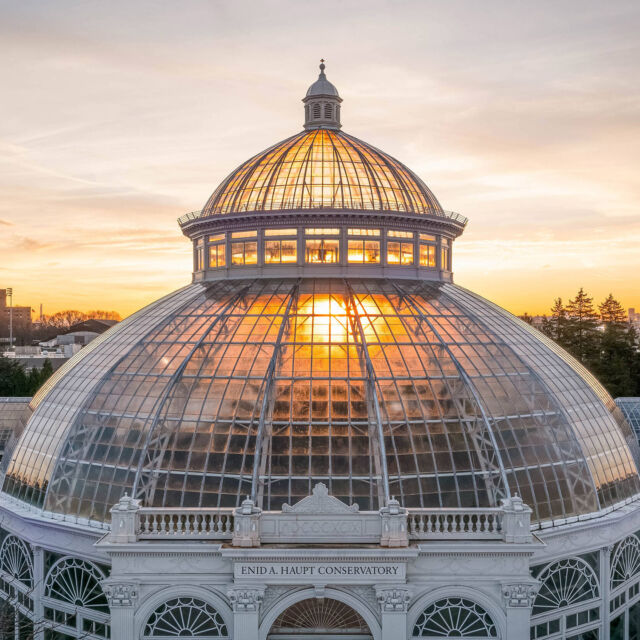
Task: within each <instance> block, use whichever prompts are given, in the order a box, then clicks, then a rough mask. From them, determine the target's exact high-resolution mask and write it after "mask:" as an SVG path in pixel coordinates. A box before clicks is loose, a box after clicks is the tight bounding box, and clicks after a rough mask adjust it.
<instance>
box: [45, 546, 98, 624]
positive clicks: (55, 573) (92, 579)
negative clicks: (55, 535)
mask: <svg viewBox="0 0 640 640" xmlns="http://www.w3.org/2000/svg"><path fill="white" fill-rule="evenodd" d="M104 578H105V576H104V574H103V573H102V572H101V571H100V570H99V569H98V568H97V567H96V566H94V565H92V564H91V563H89V562H85V561H84V560H78V559H77V558H63V559H62V560H58V562H56V564H54V565H53V567H51V570H50V571H49V574H48V575H47V579H46V581H45V584H44V593H45V595H46V596H47V597H48V598H54V599H56V600H61V601H62V602H67V603H69V604H72V605H74V606H76V607H83V608H84V609H91V610H93V611H99V612H101V613H109V604H108V602H107V598H106V596H105V595H104V591H103V590H102V587H101V586H100V581H101V580H104Z"/></svg>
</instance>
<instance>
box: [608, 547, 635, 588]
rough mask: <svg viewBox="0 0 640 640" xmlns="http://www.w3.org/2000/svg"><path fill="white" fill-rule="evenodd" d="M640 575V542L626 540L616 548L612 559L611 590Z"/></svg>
mask: <svg viewBox="0 0 640 640" xmlns="http://www.w3.org/2000/svg"><path fill="white" fill-rule="evenodd" d="M638 573H640V540H638V538H637V537H636V536H629V537H628V538H625V539H624V540H623V541H622V542H620V544H618V545H617V546H616V550H615V552H614V554H613V558H612V559H611V588H612V589H615V588H616V587H619V586H620V585H622V584H624V583H625V582H627V580H630V579H631V578H633V577H634V576H636V575H637V574H638Z"/></svg>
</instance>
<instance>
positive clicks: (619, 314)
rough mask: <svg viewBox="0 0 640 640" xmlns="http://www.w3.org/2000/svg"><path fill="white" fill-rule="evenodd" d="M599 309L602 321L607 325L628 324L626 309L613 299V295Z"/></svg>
mask: <svg viewBox="0 0 640 640" xmlns="http://www.w3.org/2000/svg"><path fill="white" fill-rule="evenodd" d="M598 309H599V310H600V319H601V320H602V322H603V323H604V324H605V325H610V324H617V325H626V324H627V314H626V313H625V311H624V307H623V306H622V305H621V304H620V303H619V302H618V301H617V300H616V299H615V298H614V297H613V294H612V293H610V294H609V296H608V297H607V298H606V299H605V301H604V302H603V303H602V304H600V305H599V306H598Z"/></svg>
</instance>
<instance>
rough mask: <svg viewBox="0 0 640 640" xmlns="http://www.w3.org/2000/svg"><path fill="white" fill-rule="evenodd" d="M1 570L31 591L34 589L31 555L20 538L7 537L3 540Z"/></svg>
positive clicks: (0, 551)
mask: <svg viewBox="0 0 640 640" xmlns="http://www.w3.org/2000/svg"><path fill="white" fill-rule="evenodd" d="M0 570H2V571H3V572H4V573H5V575H7V576H10V577H11V578H13V579H15V580H18V581H19V582H21V583H22V584H23V585H25V586H26V587H28V588H29V589H31V588H32V587H33V562H32V560H31V553H29V549H28V548H27V545H26V544H25V543H24V542H22V540H20V538H16V536H7V537H6V538H5V539H4V540H3V542H2V547H0Z"/></svg>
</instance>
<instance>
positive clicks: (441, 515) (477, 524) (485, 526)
mask: <svg viewBox="0 0 640 640" xmlns="http://www.w3.org/2000/svg"><path fill="white" fill-rule="evenodd" d="M503 513H504V512H503V510H502V509H500V508H496V509H410V510H409V512H408V514H407V518H408V527H407V528H408V534H409V539H410V540H462V539H479V540H501V539H502V535H503V534H502V516H503Z"/></svg>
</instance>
